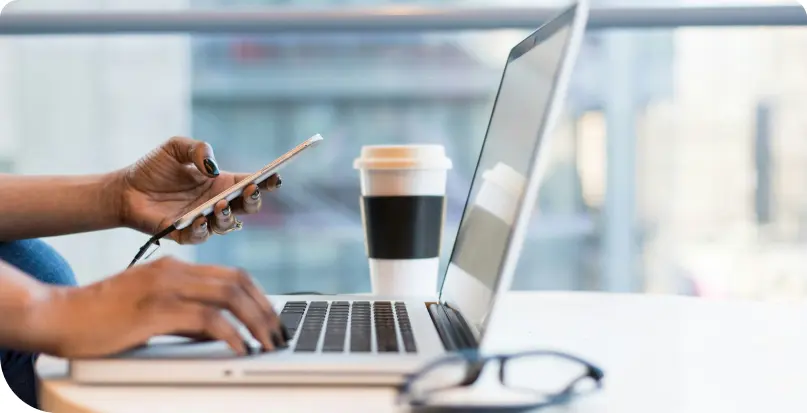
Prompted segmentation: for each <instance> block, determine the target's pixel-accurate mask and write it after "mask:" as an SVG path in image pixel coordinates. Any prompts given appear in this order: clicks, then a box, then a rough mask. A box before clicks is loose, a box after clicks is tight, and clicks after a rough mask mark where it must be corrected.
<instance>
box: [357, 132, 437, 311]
mask: <svg viewBox="0 0 807 413" xmlns="http://www.w3.org/2000/svg"><path fill="white" fill-rule="evenodd" d="M353 166H354V168H355V169H358V170H359V179H360V182H361V199H360V205H361V215H362V225H363V228H364V236H365V238H364V239H365V248H366V251H367V256H368V259H369V265H370V282H371V285H372V290H373V293H374V294H376V295H397V296H426V295H429V296H431V295H433V294H434V293H435V291H437V279H438V271H439V265H440V262H439V261H440V245H441V243H442V236H443V225H444V221H445V208H446V196H445V194H446V178H447V172H448V170H449V169H451V167H452V163H451V160H450V159H449V158H448V157H446V154H445V148H443V146H442V145H371V146H364V147H363V148H362V150H361V155H360V157H359V158H358V159H356V160H355V162H354V164H353Z"/></svg>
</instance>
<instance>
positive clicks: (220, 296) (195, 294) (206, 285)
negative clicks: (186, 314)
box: [175, 267, 275, 350]
mask: <svg viewBox="0 0 807 413" xmlns="http://www.w3.org/2000/svg"><path fill="white" fill-rule="evenodd" d="M227 272H234V271H233V270H228V269H222V268H219V267H208V268H206V267H194V269H193V274H184V275H186V276H185V277H183V280H181V281H179V282H180V283H181V284H182V285H183V287H181V288H178V289H177V291H176V292H175V293H176V294H178V295H179V296H180V297H182V298H183V299H186V300H191V301H198V302H202V303H205V304H209V305H215V306H217V307H220V308H223V309H226V310H228V311H230V313H232V314H233V315H234V316H235V317H236V318H237V319H238V320H239V321H241V323H243V324H244V326H245V327H246V328H247V330H249V332H250V334H252V336H253V337H255V339H257V340H258V341H259V342H260V343H261V345H262V346H263V348H264V349H266V350H273V349H274V348H275V345H274V342H273V340H272V332H271V331H270V330H271V326H270V324H269V323H267V320H266V317H265V316H264V314H263V312H264V310H263V308H262V307H261V305H260V304H259V303H257V302H256V301H255V299H254V298H253V296H252V295H251V294H250V293H248V292H247V291H246V290H245V289H244V287H243V284H242V283H241V282H240V280H239V279H238V277H236V276H227V275H225V274H226V273H227ZM222 273H225V274H222Z"/></svg>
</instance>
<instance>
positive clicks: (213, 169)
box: [166, 137, 221, 177]
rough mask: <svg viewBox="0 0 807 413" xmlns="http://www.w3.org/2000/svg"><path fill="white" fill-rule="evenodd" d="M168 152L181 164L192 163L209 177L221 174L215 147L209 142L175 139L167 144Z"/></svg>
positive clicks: (183, 138) (182, 138)
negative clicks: (214, 151)
mask: <svg viewBox="0 0 807 413" xmlns="http://www.w3.org/2000/svg"><path fill="white" fill-rule="evenodd" d="M166 150H167V151H168V152H169V153H170V154H171V155H172V156H173V157H174V158H175V159H176V160H177V161H179V162H180V163H183V164H189V163H192V164H194V165H195V166H196V168H197V169H199V171H201V172H202V173H203V174H205V175H207V176H210V177H217V176H219V174H220V173H221V171H220V170H219V165H218V164H217V163H216V157H215V155H214V154H213V147H212V146H210V144H208V143H207V142H202V141H197V140H195V139H191V138H185V137H174V138H171V139H170V140H169V141H168V143H167V144H166Z"/></svg>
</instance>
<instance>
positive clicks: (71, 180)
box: [0, 173, 120, 241]
mask: <svg viewBox="0 0 807 413" xmlns="http://www.w3.org/2000/svg"><path fill="white" fill-rule="evenodd" d="M0 194H2V198H3V200H2V202H0V241H10V240H19V239H29V238H40V237H49V236H56V235H65V234H73V233H80V232H88V231H97V230H103V229H110V228H115V227H118V226H120V205H119V203H120V196H119V195H118V194H119V185H118V179H117V173H111V174H105V175H84V176H19V175H8V174H2V175H0Z"/></svg>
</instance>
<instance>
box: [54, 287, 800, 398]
mask: <svg viewBox="0 0 807 413" xmlns="http://www.w3.org/2000/svg"><path fill="white" fill-rule="evenodd" d="M490 334H491V337H493V339H492V340H491V341H490V343H489V344H490V346H491V348H492V349H495V350H497V351H516V350H520V349H530V348H533V349H534V348H554V349H560V350H564V351H569V352H573V353H576V354H578V355H580V356H582V357H584V358H587V359H589V360H591V361H592V362H594V363H596V364H598V365H600V366H601V367H602V368H603V369H604V370H605V373H606V380H605V382H604V385H605V388H604V389H603V390H602V392H601V393H599V394H597V395H595V396H591V397H589V398H587V399H585V400H580V401H579V402H575V403H574V404H572V405H570V406H567V407H563V408H557V409H554V410H552V411H564V412H565V411H570V412H572V411H573V412H598V413H601V412H620V413H624V412H645V411H650V410H652V411H656V412H701V411H702V412H717V411H720V412H729V411H731V412H759V411H778V412H791V411H792V412H804V411H807V392H805V391H804V385H805V383H807V354H805V349H807V303H797V302H789V303H760V302H748V301H723V300H720V301H716V300H702V299H694V298H686V297H675V296H653V295H618V294H617V295H610V294H600V293H548V292H533V293H511V294H510V296H509V297H508V299H507V300H504V302H503V303H502V308H501V310H500V311H499V312H498V313H497V314H496V316H495V318H494V322H493V324H492V327H491V330H490ZM39 372H40V375H41V376H42V378H43V385H42V407H43V409H44V410H46V411H49V412H54V413H61V412H82V413H85V412H113V413H116V412H122V413H123V412H127V413H128V412H137V413H140V412H144V411H148V412H149V413H158V412H172V413H173V412H178V411H188V412H190V411H192V412H195V413H206V412H224V411H236V412H237V411H263V410H269V409H271V410H272V411H283V412H294V411H300V412H314V411H328V412H342V411H344V412H355V411H356V407H355V403H356V402H357V400H360V403H361V406H362V409H361V411H374V412H387V411H396V409H395V407H394V405H393V403H392V401H393V396H394V393H393V392H392V390H388V389H367V388H354V389H349V390H348V389H344V388H341V389H334V388H327V387H325V388H323V387H313V388H312V387H309V388H300V387H297V388H294V387H291V388H289V387H218V388H216V387H179V386H177V387H91V386H81V385H76V384H73V383H71V382H70V381H69V380H68V379H67V378H66V376H65V374H66V364H65V363H64V362H62V361H60V360H58V361H55V360H54V359H44V360H43V361H42V363H40V366H39ZM545 411H548V410H545Z"/></svg>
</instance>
